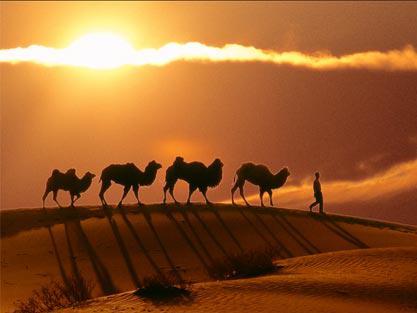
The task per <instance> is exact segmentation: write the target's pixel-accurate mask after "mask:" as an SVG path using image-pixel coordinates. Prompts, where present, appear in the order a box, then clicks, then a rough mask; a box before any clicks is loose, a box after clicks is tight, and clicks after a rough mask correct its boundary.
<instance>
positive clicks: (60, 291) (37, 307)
mask: <svg viewBox="0 0 417 313" xmlns="http://www.w3.org/2000/svg"><path fill="white" fill-rule="evenodd" d="M93 288H94V285H93V283H92V282H91V281H88V280H85V279H84V278H83V277H79V278H75V277H72V278H70V279H68V283H67V284H64V283H61V282H57V281H51V282H50V283H48V284H46V285H44V286H42V287H41V288H39V289H37V290H34V291H33V292H32V295H31V296H30V297H29V298H28V299H26V300H25V301H18V302H17V303H16V309H15V310H14V313H45V312H51V311H53V310H56V309H60V308H65V307H69V306H72V305H75V304H77V303H79V302H81V301H85V300H87V299H90V298H91V291H92V290H93Z"/></svg>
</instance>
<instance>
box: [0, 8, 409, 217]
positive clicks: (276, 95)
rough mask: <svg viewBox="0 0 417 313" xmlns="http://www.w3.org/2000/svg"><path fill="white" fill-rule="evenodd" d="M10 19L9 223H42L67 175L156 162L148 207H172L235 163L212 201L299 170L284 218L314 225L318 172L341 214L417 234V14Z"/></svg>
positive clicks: (202, 12)
mask: <svg viewBox="0 0 417 313" xmlns="http://www.w3.org/2000/svg"><path fill="white" fill-rule="evenodd" d="M0 6H1V9H0V32H1V34H0V35H1V36H0V70H1V84H0V105H1V108H0V110H1V111H0V113H1V207H2V208H21V207H39V206H40V205H41V196H42V193H43V191H44V187H45V182H46V179H47V178H48V177H49V175H50V173H51V172H52V170H53V169H54V168H58V169H60V170H63V171H64V170H66V169H68V168H70V167H75V168H77V173H78V175H82V174H84V172H86V171H92V172H94V173H95V174H97V175H98V176H99V175H100V173H101V170H102V169H103V168H104V167H106V166H107V165H109V164H111V163H125V162H134V163H136V164H137V165H138V166H139V167H140V168H144V167H145V166H146V164H147V163H148V162H149V161H150V160H153V159H155V160H157V161H158V162H160V163H162V164H163V168H162V170H160V172H159V173H158V176H157V179H156V181H155V183H154V185H152V186H151V187H147V188H143V189H141V190H140V191H139V193H140V197H141V200H142V201H144V202H160V201H161V199H162V185H163V182H164V176H165V169H166V168H167V167H168V166H169V165H170V164H171V163H172V161H173V160H174V158H175V157H176V156H177V155H182V156H184V157H185V159H186V160H188V161H192V160H200V161H203V162H205V163H210V162H211V161H212V160H213V159H214V158H216V157H220V158H221V159H222V161H223V162H224V164H225V166H224V175H223V181H222V183H221V185H220V186H219V187H218V188H216V189H214V190H213V189H212V190H210V191H209V192H208V196H209V198H210V199H211V200H213V201H224V200H227V199H229V198H230V187H231V185H232V181H233V176H234V173H235V171H236V169H237V168H238V167H239V166H240V164H241V163H243V162H248V161H253V162H255V163H263V164H266V165H268V166H269V167H270V168H271V170H272V171H273V172H276V171H278V170H279V169H280V168H282V167H283V166H288V167H289V168H290V171H291V176H290V179H289V181H288V183H287V185H286V186H285V187H284V188H283V189H281V190H279V191H278V192H277V193H276V194H275V197H276V200H277V201H278V204H279V205H280V206H281V205H282V206H289V207H295V208H301V209H306V208H307V206H308V204H309V203H310V202H311V201H313V195H312V190H311V183H312V180H313V173H314V172H315V171H317V170H319V171H320V172H321V173H322V184H323V190H324V198H325V201H326V205H327V208H328V210H329V211H331V212H337V213H342V214H355V215H360V216H365V217H372V218H381V219H390V220H394V221H400V222H405V223H414V224H417V213H416V212H417V211H416V203H417V182H416V177H417V173H416V168H417V166H416V160H417V122H416V120H417V118H416V116H417V98H416V95H417V51H416V47H417V28H416V27H413V26H414V25H415V21H416V20H417V3H415V2H414V3H413V2H378V3H374V2H359V3H355V2H338V3H326V2H295V3H285V2H284V3H282V2H265V3H264V2H225V3H218V2H216V3H209V2H201V3H191V2H174V3H172V2H155V3H142V2H45V3H41V2H6V1H3V2H1V3H0ZM99 186H100V185H99V182H98V178H97V179H95V180H94V182H93V185H92V186H91V188H90V190H89V191H88V192H87V193H85V194H83V196H82V198H81V199H80V204H97V203H98V196H97V195H98V190H99ZM245 188H247V195H248V196H249V197H251V195H254V196H253V197H251V199H252V200H251V201H252V202H253V203H258V202H257V201H258V200H257V197H258V196H257V189H256V188H254V187H253V186H251V185H249V184H247V185H246V186H245ZM121 192H122V188H121V187H120V186H114V187H111V188H110V190H109V191H108V200H109V202H111V203H114V202H116V201H118V200H119V197H120V196H121ZM176 194H177V198H178V199H180V200H182V201H184V200H185V199H186V194H187V186H186V185H185V184H184V183H182V182H180V183H179V184H178V188H177V189H176ZM59 198H60V199H62V200H61V201H62V202H63V203H67V200H68V195H67V194H64V193H60V194H59ZM126 200H127V202H132V203H133V202H134V197H133V196H132V195H129V196H128V198H127V199H126ZM194 200H195V201H202V200H203V199H202V197H201V196H200V195H198V194H196V195H195V199H194ZM47 205H52V200H51V199H48V200H47Z"/></svg>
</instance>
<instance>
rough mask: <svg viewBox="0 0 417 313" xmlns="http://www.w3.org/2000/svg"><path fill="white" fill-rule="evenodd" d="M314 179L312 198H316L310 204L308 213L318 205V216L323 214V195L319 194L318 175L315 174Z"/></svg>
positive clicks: (317, 173)
mask: <svg viewBox="0 0 417 313" xmlns="http://www.w3.org/2000/svg"><path fill="white" fill-rule="evenodd" d="M315 175H316V179H315V180H314V183H313V190H314V198H316V201H315V202H313V203H312V204H310V212H312V210H313V207H315V206H316V205H317V204H319V205H320V206H319V210H320V214H323V213H324V211H323V194H322V192H321V184H320V180H319V179H320V173H319V172H316V174H315Z"/></svg>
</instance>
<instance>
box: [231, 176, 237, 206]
mask: <svg viewBox="0 0 417 313" xmlns="http://www.w3.org/2000/svg"><path fill="white" fill-rule="evenodd" d="M238 183H239V181H237V182H236V183H235V184H234V185H233V187H232V189H231V190H230V191H231V193H232V204H233V205H236V203H235V199H234V195H235V191H236V189H237V188H238V187H239V186H238Z"/></svg>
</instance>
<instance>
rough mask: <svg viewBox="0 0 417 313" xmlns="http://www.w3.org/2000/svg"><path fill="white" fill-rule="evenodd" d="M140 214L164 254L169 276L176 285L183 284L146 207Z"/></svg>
mask: <svg viewBox="0 0 417 313" xmlns="http://www.w3.org/2000/svg"><path fill="white" fill-rule="evenodd" d="M140 212H141V213H142V214H143V217H144V219H145V221H146V223H147V224H148V226H149V228H150V229H151V231H152V233H153V235H154V236H155V238H156V241H157V242H158V244H159V247H160V248H161V250H162V253H163V254H164V256H165V259H166V260H167V262H168V264H169V266H170V267H171V271H170V274H172V275H173V276H174V277H175V278H176V280H177V282H178V283H183V282H184V280H183V278H182V277H181V274H180V273H179V271H178V270H177V267H176V266H175V264H174V261H173V260H172V258H171V256H170V255H169V254H168V251H167V249H166V248H165V246H164V244H163V242H162V240H161V237H160V236H159V234H158V232H157V231H156V229H155V226H154V225H153V223H152V216H151V215H150V213H149V212H148V211H147V209H146V207H143V208H142V209H141V210H140Z"/></svg>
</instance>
